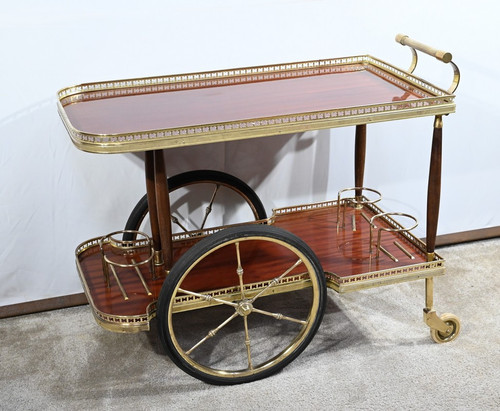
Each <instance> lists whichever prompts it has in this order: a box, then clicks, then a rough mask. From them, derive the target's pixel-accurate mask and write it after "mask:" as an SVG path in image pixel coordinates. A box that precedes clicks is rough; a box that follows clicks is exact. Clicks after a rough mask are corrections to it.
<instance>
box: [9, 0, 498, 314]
mask: <svg viewBox="0 0 500 411" xmlns="http://www.w3.org/2000/svg"><path fill="white" fill-rule="evenodd" d="M499 12H500V7H499V6H498V3H497V2H495V1H476V2H475V3H474V7H473V8H471V7H461V6H459V5H457V3H456V2H455V1H452V0H446V1H439V2H437V1H435V0H434V1H428V0H425V1H419V2H418V7H417V6H416V5H415V4H414V3H409V2H401V1H393V0H383V1H377V2H373V1H366V0H362V1H353V2H340V1H339V2H338V1H326V0H317V1H306V0H302V1H300V0H256V1H250V0H244V1H241V0H211V1H203V0H184V1H173V0H169V1H142V2H137V1H131V0H119V1H114V0H108V1H101V0H87V1H84V2H82V1H76V0H73V1H67V0H46V1H43V2H41V1H35V0H31V1H30V0H19V1H16V2H14V1H9V2H3V3H2V10H1V11H0V44H1V52H2V63H1V64H0V73H1V74H0V79H1V81H2V87H1V91H0V138H1V140H0V141H1V146H0V224H1V235H0V306H1V305H7V304H13V303H18V302H25V301H31V300H37V299H43V298H49V297H55V296H60V295H67V294H73V293H78V292H81V286H80V283H79V280H78V277H77V274H76V269H75V266H74V249H75V247H76V246H77V245H78V244H79V243H80V242H82V241H85V240H87V239H89V238H91V237H95V236H98V235H103V234H106V233H108V232H110V231H114V230H117V229H121V228H122V227H123V225H124V223H125V221H126V219H127V217H128V214H129V212H130V211H131V209H132V207H133V205H134V204H135V202H136V201H137V200H138V199H139V198H140V197H141V196H142V194H143V193H144V176H143V162H142V160H141V158H140V156H136V155H132V154H124V155H95V154H87V153H83V152H80V151H79V150H77V149H76V148H75V147H74V146H72V144H71V142H70V140H69V137H68V136H67V134H66V131H65V129H64V127H63V125H62V123H61V121H60V120H59V117H58V115H57V111H56V97H55V95H56V92H57V90H58V89H60V88H62V87H65V86H69V85H73V84H79V83H83V82H92V81H99V80H111V79H120V78H130V77H144V76H153V75H162V74H173V73H182V72H186V71H203V70H212V69H224V68H232V67H247V66H252V65H260V64H271V63H283V62H293V61H301V60H309V59H317V58H330V57H341V56H349V55H354V54H365V53H368V54H372V55H374V56H376V57H379V58H381V59H384V60H387V61H389V62H391V63H393V64H396V65H398V66H401V67H403V68H406V67H407V66H408V65H409V63H410V52H409V49H408V48H405V47H402V46H400V45H398V44H397V43H395V42H394V36H395V34H397V33H398V32H404V33H406V34H408V35H410V36H411V37H413V38H415V39H417V40H420V41H422V42H424V43H427V44H430V45H432V46H435V47H437V48H443V49H446V50H449V51H451V52H452V53H453V56H454V61H455V62H456V63H457V64H458V66H459V67H460V69H461V72H462V83H461V84H460V86H459V88H458V90H457V99H456V103H457V114H453V115H451V116H449V117H447V118H445V119H444V148H443V190H442V202H441V205H442V206H441V214H440V224H439V234H446V233H452V232H459V231H466V230H472V229H478V228H483V227H492V226H498V225H500V212H499V210H500V190H499V189H498V182H497V180H498V177H499V176H500V162H499V161H498V158H499V154H500V140H499V138H498V126H497V124H496V117H497V115H498V109H499V105H498V102H497V96H498V95H499V92H500V87H499V86H500V82H499V80H498V66H499V63H500V50H499V48H498V46H497V38H498V36H497V25H498V24H497V23H498V13H499ZM417 71H418V72H417V73H416V74H417V75H422V77H424V78H427V79H429V80H431V81H434V82H436V83H437V84H438V85H440V86H442V87H443V88H447V87H448V85H449V84H450V82H451V77H452V71H451V67H449V66H446V65H444V64H442V63H440V62H438V61H437V60H434V59H432V58H425V57H424V56H422V57H421V59H420V65H419V68H417ZM432 123H433V120H432V119H431V118H427V119H417V120H408V121H400V122H393V123H384V124H376V125H372V126H370V127H369V128H368V148H367V166H366V177H365V184H366V185H367V186H371V187H374V188H377V189H379V190H380V191H382V193H383V194H384V198H385V201H384V208H386V209H389V210H397V211H403V212H410V213H412V214H414V215H415V216H416V217H417V218H419V220H420V221H421V223H420V227H425V197H426V185H427V170H428V162H429V152H430V143H431V133H432ZM353 134H354V130H353V129H352V128H347V129H334V130H323V131H319V132H312V133H305V134H301V135H288V136H282V137H273V138H265V139H261V140H256V141H250V142H237V143H229V144H225V145H224V144H218V145H214V146H203V147H198V148H196V149H189V150H187V149H180V150H177V151H175V152H174V151H171V152H169V153H168V154H167V167H168V172H169V175H173V174H175V173H177V172H179V171H184V170H189V169H196V168H215V169H219V170H225V171H227V172H230V173H233V174H235V175H237V176H238V177H240V178H242V179H243V180H245V181H246V182H247V183H249V184H250V185H251V186H252V187H253V188H254V189H255V190H256V191H257V193H258V194H259V195H260V196H261V198H262V200H263V202H264V204H265V206H266V208H267V210H268V212H269V211H270V210H271V209H272V208H273V207H276V206H283V205H292V204H296V203H304V202H311V201H321V200H324V199H331V198H334V197H335V196H336V192H337V190H338V189H340V188H343V187H346V186H352V185H353V171H352V170H353V138H352V136H353ZM418 230H420V231H418ZM418 230H417V235H421V236H423V235H424V231H423V229H422V228H419V229H418Z"/></svg>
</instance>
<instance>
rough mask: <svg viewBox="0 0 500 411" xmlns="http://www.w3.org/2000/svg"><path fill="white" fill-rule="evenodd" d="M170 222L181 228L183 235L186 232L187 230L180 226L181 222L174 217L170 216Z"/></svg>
mask: <svg viewBox="0 0 500 411" xmlns="http://www.w3.org/2000/svg"><path fill="white" fill-rule="evenodd" d="M170 220H171V221H172V223H174V224H177V225H178V226H179V227H180V228H181V230H184V232H185V233H187V232H188V229H187V228H186V227H184V226H183V225H182V224H181V222H180V221H179V219H178V218H177V217H176V216H174V215H171V216H170Z"/></svg>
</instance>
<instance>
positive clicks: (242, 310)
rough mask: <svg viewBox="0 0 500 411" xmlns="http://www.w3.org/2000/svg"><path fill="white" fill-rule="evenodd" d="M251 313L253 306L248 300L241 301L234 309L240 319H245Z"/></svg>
mask: <svg viewBox="0 0 500 411" xmlns="http://www.w3.org/2000/svg"><path fill="white" fill-rule="evenodd" d="M252 311H253V305H252V303H251V302H250V301H249V300H241V301H240V302H239V303H238V307H236V312H237V313H238V314H239V315H241V316H242V317H246V316H247V315H249V314H250V313H251V312H252Z"/></svg>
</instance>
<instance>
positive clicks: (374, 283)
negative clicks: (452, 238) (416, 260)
mask: <svg viewBox="0 0 500 411" xmlns="http://www.w3.org/2000/svg"><path fill="white" fill-rule="evenodd" d="M441 263H443V264H437V265H435V266H429V267H427V268H426V267H424V266H421V265H417V266H406V267H402V268H397V269H393V270H387V271H377V272H372V273H365V274H360V275H358V276H352V277H342V278H340V280H339V277H337V276H336V275H335V274H334V273H327V272H325V276H326V280H327V286H328V287H329V288H331V289H333V290H335V291H337V292H338V293H345V292H351V291H358V290H364V289H367V288H374V287H380V286H384V285H390V284H397V283H402V282H406V281H415V280H419V279H423V278H431V277H437V276H441V275H444V274H445V267H444V262H443V261H442V262H441Z"/></svg>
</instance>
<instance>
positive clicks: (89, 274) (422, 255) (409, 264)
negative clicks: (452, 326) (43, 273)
mask: <svg viewBox="0 0 500 411" xmlns="http://www.w3.org/2000/svg"><path fill="white" fill-rule="evenodd" d="M341 207H343V203H341ZM337 211H338V204H337V201H331V202H324V203H317V204H309V205H303V206H296V207H287V208H282V209H278V210H274V213H273V216H272V217H271V218H270V219H269V220H268V221H266V223H267V224H270V225H274V226H277V227H280V228H283V229H285V230H288V231H290V232H292V233H293V234H295V235H297V236H298V237H300V238H301V239H302V240H304V241H305V242H306V243H307V244H308V245H309V247H310V248H311V249H312V250H313V251H314V253H315V254H316V255H317V257H318V258H319V260H320V262H321V265H322V267H323V270H324V272H325V276H326V279H327V285H328V287H330V288H332V289H334V290H335V291H337V292H347V291H354V290H360V289H364V288H370V287H377V286H381V285H385V284H393V283H398V282H403V281H411V280H416V279H419V278H425V277H434V276H437V275H442V274H444V260H443V259H442V258H441V257H439V256H438V255H436V256H435V257H434V259H433V261H427V253H426V252H425V244H424V243H423V242H421V241H420V240H419V239H417V238H416V237H414V236H413V235H412V234H411V233H408V232H404V231H403V232H385V231H384V232H383V236H382V241H381V245H382V247H383V249H384V251H379V253H378V256H377V247H376V236H374V240H373V243H372V244H373V245H372V248H371V252H370V223H369V220H370V219H371V218H372V217H373V216H374V215H376V214H379V213H382V212H383V211H382V210H381V209H379V208H378V207H376V206H375V205H373V204H369V205H365V206H363V207H362V208H356V207H351V206H347V207H345V218H343V219H342V220H343V222H344V224H343V227H338V222H337V219H338V218H337ZM377 226H378V228H381V227H386V228H392V229H394V228H402V227H401V226H400V225H399V223H398V222H396V221H395V220H393V219H392V218H391V217H385V218H383V219H381V220H377ZM375 232H376V230H374V233H375ZM98 240H99V239H98V238H95V239H92V240H89V241H87V242H85V243H83V244H81V245H80V246H79V247H78V248H77V251H76V262H77V266H78V271H79V274H80V279H81V281H82V284H83V287H84V290H85V293H86V295H87V298H88V300H89V302H90V305H91V306H92V311H93V313H94V316H95V318H96V320H97V322H98V323H99V324H100V325H102V326H103V327H104V328H106V329H109V330H112V331H118V332H136V331H143V330H148V329H149V321H150V320H151V319H152V318H153V317H154V316H155V314H156V301H157V299H158V297H159V294H160V290H161V287H162V284H163V281H164V280H165V276H162V275H157V278H153V275H152V273H151V272H150V270H148V269H147V266H142V268H141V273H142V276H143V278H144V280H145V282H146V284H147V288H145V286H144V285H143V283H142V282H141V279H140V277H139V276H138V274H137V272H136V270H135V269H134V268H119V270H117V274H118V276H119V279H120V282H121V285H122V288H123V291H122V290H121V289H120V287H119V286H118V283H117V282H116V280H115V278H114V276H111V275H110V286H109V287H108V286H107V285H106V281H105V277H104V273H103V266H102V259H101V253H100V248H99V244H98ZM199 240H200V236H196V237H195V238H184V239H182V240H176V241H174V242H173V247H174V262H175V261H177V260H178V259H179V258H180V257H181V256H182V255H183V253H184V252H185V251H186V250H187V249H189V248H190V247H191V246H192V245H194V243H195V242H197V241H199ZM137 258H138V259H139V260H140V259H141V256H137ZM144 258H145V257H144ZM217 272H218V270H216V269H215V270H214V275H213V276H212V275H211V276H209V277H210V278H212V280H213V278H214V276H215V277H216V275H217ZM207 277H208V276H207ZM230 285H231V284H228V283H227V279H223V280H222V282H221V285H220V287H221V288H222V287H227V286H230ZM201 289H204V288H203V285H202V286H201ZM206 289H210V290H213V285H210V286H208V285H207V287H206ZM148 291H149V293H148ZM124 292H125V294H126V298H125V297H124Z"/></svg>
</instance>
